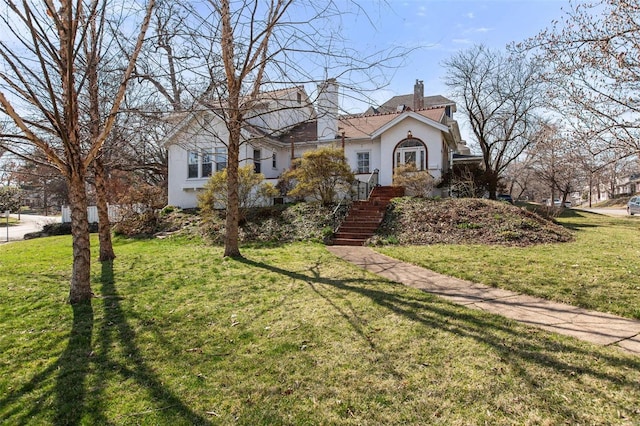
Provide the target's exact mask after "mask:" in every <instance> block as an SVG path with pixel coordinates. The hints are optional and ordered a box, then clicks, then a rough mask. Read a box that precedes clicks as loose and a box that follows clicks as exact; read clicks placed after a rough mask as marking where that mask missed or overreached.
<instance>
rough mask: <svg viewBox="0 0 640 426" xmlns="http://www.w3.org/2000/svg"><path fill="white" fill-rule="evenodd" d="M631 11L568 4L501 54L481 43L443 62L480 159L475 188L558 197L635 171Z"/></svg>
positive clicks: (636, 43)
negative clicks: (560, 13)
mask: <svg viewBox="0 0 640 426" xmlns="http://www.w3.org/2000/svg"><path fill="white" fill-rule="evenodd" d="M639 11H640V9H639V6H638V4H637V2H619V1H615V0H601V1H597V2H590V3H582V2H576V3H571V4H570V5H569V9H568V11H567V12H566V13H565V15H564V16H562V17H561V18H560V19H559V20H558V21H557V22H556V23H555V24H554V25H553V26H552V27H551V28H549V29H546V30H543V31H542V32H541V33H540V34H538V35H537V36H536V37H533V38H531V39H529V40H526V41H524V42H522V43H519V44H513V45H511V46H509V47H508V48H507V50H506V52H502V51H498V50H494V49H489V48H487V47H485V46H482V45H480V46H474V47H472V48H470V49H467V50H464V51H461V52H459V53H457V54H454V55H453V56H452V57H451V58H450V59H448V60H447V61H445V62H444V66H445V67H446V68H447V71H448V75H447V84H448V85H449V87H450V88H451V93H452V95H453V98H454V99H455V100H456V101H457V103H458V106H459V108H460V109H461V111H462V113H463V115H464V116H465V121H466V122H467V124H468V126H469V128H470V130H471V133H472V138H473V140H472V141H470V142H471V143H472V144H475V145H476V147H477V148H478V150H479V151H480V153H481V155H482V163H483V172H482V173H477V174H476V175H475V176H474V178H475V183H476V185H477V186H478V187H479V191H478V192H480V193H482V192H485V191H486V193H488V195H489V197H490V198H495V196H496V194H497V192H498V191H508V192H510V193H511V194H512V195H513V196H515V197H520V196H522V197H533V196H534V194H540V193H546V194H547V196H548V197H553V198H555V197H558V198H562V199H566V197H567V195H568V194H569V193H571V192H574V191H581V190H583V189H584V188H583V186H584V185H585V183H586V184H587V185H588V186H589V190H588V191H587V192H588V193H589V194H590V193H592V192H593V190H594V189H595V190H600V187H601V185H600V182H605V181H606V182H608V183H609V184H610V185H613V183H614V182H615V177H616V176H618V175H619V174H620V173H622V172H623V171H636V172H637V171H638V150H639V148H640V144H639V143H638V141H639V140H640V138H639V136H640V134H639V129H640V97H638V95H637V93H638V89H640V87H639V85H640V78H639V77H640V60H639V58H640V23H639V22H640V20H639V19H638V18H640V12H639ZM611 192H613V188H611ZM536 198H537V196H536Z"/></svg>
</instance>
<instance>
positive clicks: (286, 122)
mask: <svg viewBox="0 0 640 426" xmlns="http://www.w3.org/2000/svg"><path fill="white" fill-rule="evenodd" d="M455 112H456V105H455V103H454V102H453V101H451V100H449V99H446V98H444V97H442V96H424V85H423V82H422V81H416V84H415V87H414V93H413V95H403V96H396V97H394V98H392V99H390V100H389V101H387V102H385V103H384V104H383V105H382V106H380V107H379V108H375V109H374V108H370V109H369V110H367V111H366V112H365V113H363V114H356V115H343V116H341V115H339V114H338V83H337V81H336V80H334V79H330V80H327V81H325V82H323V83H321V84H320V85H319V87H318V92H317V96H316V99H315V102H311V101H310V98H309V96H308V95H307V93H306V92H305V90H304V88H303V87H291V88H286V89H281V90H275V91H271V92H265V93H261V94H260V95H259V96H258V97H257V99H255V100H254V102H253V105H252V108H251V110H250V113H249V114H247V116H246V126H245V127H244V128H243V129H242V138H243V140H244V141H245V143H244V144H243V145H241V152H240V162H241V165H244V164H247V163H249V164H251V163H252V164H253V165H254V168H255V170H256V172H260V173H262V174H264V176H265V178H266V179H267V180H268V181H271V182H272V183H274V184H275V183H276V182H277V180H278V178H279V177H280V175H281V174H282V173H283V172H284V171H285V170H287V169H288V168H289V167H291V164H292V160H293V159H295V158H298V157H300V156H302V154H303V153H304V152H306V151H308V150H313V149H316V148H319V147H323V146H330V145H333V146H341V147H343V149H344V152H345V156H346V158H347V161H348V162H349V164H350V165H351V168H352V169H353V171H354V173H355V175H356V178H357V179H358V180H359V181H361V182H370V179H371V178H372V175H373V174H374V172H376V173H375V176H376V183H377V184H379V185H383V186H388V185H392V181H393V171H394V168H395V167H397V166H398V165H402V164H407V163H414V164H415V165H416V167H417V168H418V169H419V170H426V171H428V172H429V173H430V174H431V175H432V176H433V177H434V178H435V179H436V180H440V179H441V178H443V177H444V175H445V174H446V173H447V171H448V170H449V169H450V168H451V166H452V163H453V161H454V153H456V152H458V150H464V149H465V148H466V147H465V146H464V143H463V142H462V141H461V139H460V131H459V128H458V124H457V122H456V121H455V119H454V118H453V114H454V113H455ZM227 136H228V131H227V129H226V126H225V123H224V122H223V120H222V119H221V118H220V117H219V115H218V114H217V113H216V109H215V108H203V109H202V111H198V112H195V113H189V114H188V115H184V116H181V117H177V119H176V121H175V126H174V130H173V132H171V133H170V134H169V135H168V136H167V138H166V141H165V146H166V147H167V150H168V154H169V178H168V181H169V182H168V196H169V204H170V205H175V206H179V207H183V208H188V207H195V206H196V205H197V194H198V191H200V190H202V188H203V187H204V184H205V183H206V181H207V179H208V177H209V176H210V175H211V174H212V173H215V172H216V171H219V170H222V169H224V168H225V167H226V165H227V148H226V146H225V144H224V141H226V138H227ZM464 153H465V154H466V153H467V152H466V151H464ZM436 191H438V192H439V193H438V194H434V195H443V196H446V195H447V194H446V190H441V189H437V190H436Z"/></svg>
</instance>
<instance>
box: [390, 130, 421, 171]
mask: <svg viewBox="0 0 640 426" xmlns="http://www.w3.org/2000/svg"><path fill="white" fill-rule="evenodd" d="M427 158H428V156H427V149H426V147H425V146H424V144H423V143H422V141H420V140H419V139H415V138H410V139H405V140H403V141H402V142H400V143H399V144H398V146H396V152H395V164H394V167H398V166H400V165H403V164H413V165H415V167H416V169H417V170H419V171H420V170H426V169H427Z"/></svg>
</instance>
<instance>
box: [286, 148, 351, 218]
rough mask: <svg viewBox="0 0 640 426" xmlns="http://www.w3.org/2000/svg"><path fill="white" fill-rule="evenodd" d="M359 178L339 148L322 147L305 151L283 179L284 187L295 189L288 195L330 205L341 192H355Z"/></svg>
mask: <svg viewBox="0 0 640 426" xmlns="http://www.w3.org/2000/svg"><path fill="white" fill-rule="evenodd" d="M354 180H355V177H354V175H353V172H351V169H350V168H349V165H348V164H347V160H346V158H345V157H344V152H342V150H341V149H338V148H320V149H316V150H313V151H309V152H305V153H304V155H303V156H302V158H300V159H298V160H296V162H295V163H294V167H293V168H292V169H291V170H288V171H287V172H286V173H284V174H283V176H282V180H281V182H282V186H283V187H287V186H290V185H291V182H295V186H294V187H293V189H292V190H290V191H289V192H288V195H290V196H292V197H309V198H311V199H313V200H315V201H319V202H320V203H321V204H322V205H324V206H328V205H330V204H332V203H333V202H335V201H336V198H337V196H338V195H339V194H340V193H348V192H350V191H351V185H352V183H353V182H354Z"/></svg>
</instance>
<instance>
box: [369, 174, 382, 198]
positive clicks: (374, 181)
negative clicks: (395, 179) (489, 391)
mask: <svg viewBox="0 0 640 426" xmlns="http://www.w3.org/2000/svg"><path fill="white" fill-rule="evenodd" d="M378 173H380V170H378V169H374V170H373V172H372V173H371V175H370V176H369V179H368V180H367V186H368V188H367V189H368V191H367V199H368V198H369V197H370V196H371V193H372V192H373V188H375V187H376V186H378Z"/></svg>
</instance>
